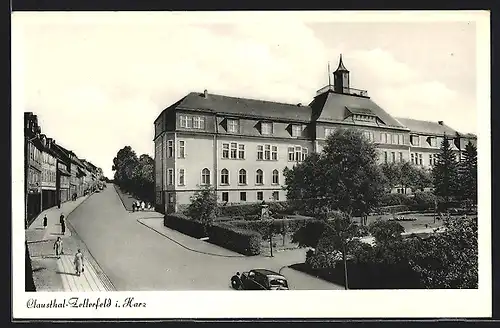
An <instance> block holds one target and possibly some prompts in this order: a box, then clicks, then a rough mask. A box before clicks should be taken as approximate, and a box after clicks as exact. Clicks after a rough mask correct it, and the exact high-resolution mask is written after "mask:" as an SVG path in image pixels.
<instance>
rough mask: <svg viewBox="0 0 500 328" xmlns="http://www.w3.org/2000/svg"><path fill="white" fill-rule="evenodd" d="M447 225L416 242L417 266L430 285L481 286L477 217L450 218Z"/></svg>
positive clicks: (413, 260)
mask: <svg viewBox="0 0 500 328" xmlns="http://www.w3.org/2000/svg"><path fill="white" fill-rule="evenodd" d="M444 228H445V229H444V231H443V232H439V233H436V234H434V235H433V236H431V237H429V238H428V239H425V240H420V241H418V242H417V243H416V244H415V245H414V248H413V250H412V252H413V254H412V255H411V256H410V264H411V265H412V267H413V270H415V271H416V272H418V273H419V274H420V279H421V282H422V284H423V285H424V286H425V287H427V288H477V286H478V244H477V236H478V234H477V218H474V219H471V218H460V219H446V220H445V224H444Z"/></svg>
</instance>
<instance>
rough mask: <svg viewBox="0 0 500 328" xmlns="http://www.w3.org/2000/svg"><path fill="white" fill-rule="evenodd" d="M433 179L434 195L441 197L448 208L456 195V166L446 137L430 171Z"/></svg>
mask: <svg viewBox="0 0 500 328" xmlns="http://www.w3.org/2000/svg"><path fill="white" fill-rule="evenodd" d="M432 176H433V179H434V193H435V194H436V196H441V197H443V198H444V199H445V201H446V207H448V206H449V202H450V199H451V197H453V196H455V195H456V194H457V189H458V181H457V178H458V164H457V159H456V157H455V154H454V153H453V151H452V149H451V147H450V142H449V140H448V138H446V136H445V137H444V139H443V142H442V143H441V150H440V152H439V153H438V157H437V162H436V165H434V168H433V170H432Z"/></svg>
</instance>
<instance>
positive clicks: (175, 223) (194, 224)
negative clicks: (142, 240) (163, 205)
mask: <svg viewBox="0 0 500 328" xmlns="http://www.w3.org/2000/svg"><path fill="white" fill-rule="evenodd" d="M163 225H164V226H166V227H169V228H172V229H174V230H177V231H179V232H182V233H183V234H186V235H188V236H191V237H195V238H202V237H206V236H205V229H204V227H203V224H201V223H200V222H198V221H195V220H191V219H190V218H188V217H187V216H185V215H184V214H181V213H174V214H168V215H165V217H164V218H163Z"/></svg>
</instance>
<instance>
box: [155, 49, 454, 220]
mask: <svg viewBox="0 0 500 328" xmlns="http://www.w3.org/2000/svg"><path fill="white" fill-rule="evenodd" d="M349 74H350V72H349V71H348V70H347V69H346V68H345V66H344V64H343V62H342V57H341V58H340V62H339V66H338V68H337V70H336V71H335V72H334V73H333V80H334V85H330V84H328V85H327V86H325V87H323V88H321V89H320V90H318V91H317V94H316V96H315V97H314V99H313V100H312V102H311V103H310V104H309V105H307V106H305V105H302V104H285V103H278V102H270V101H263V100H256V99H244V98H235V97H229V96H222V95H216V94H209V93H208V92H207V91H206V90H205V91H204V92H203V93H196V92H192V93H189V94H188V95H187V96H185V97H183V98H182V99H181V100H179V101H177V102H176V103H174V104H172V105H171V106H169V107H168V108H166V109H165V110H164V111H163V112H162V113H161V114H160V115H159V116H158V118H157V119H156V120H155V122H154V125H155V136H154V144H155V188H156V206H155V207H156V210H157V211H161V212H167V213H169V212H175V211H179V210H181V209H182V208H183V207H184V206H186V205H188V204H189V202H190V197H191V196H192V195H193V194H194V192H195V191H196V190H198V189H199V188H200V186H204V185H211V186H213V187H214V188H215V190H216V192H217V196H218V199H219V202H222V203H245V202H262V201H273V200H274V201H277V200H286V193H285V191H284V190H283V188H282V187H283V185H284V176H283V172H284V169H285V168H286V167H288V168H291V167H292V166H293V165H295V164H296V163H298V162H301V161H303V160H304V159H305V158H306V157H307V156H308V155H309V154H311V153H312V152H321V151H322V149H323V147H324V144H325V139H326V138H327V137H328V135H329V134H331V133H333V132H334V131H335V130H336V129H339V128H346V127H353V128H356V129H358V130H360V131H362V133H363V135H364V136H365V137H366V138H367V139H368V140H370V141H371V142H373V143H375V144H376V146H377V149H378V153H379V157H378V161H379V163H383V162H402V161H410V162H413V163H415V164H417V165H424V163H426V161H425V160H424V157H426V156H427V157H426V158H431V159H432V161H431V162H430V163H433V162H434V158H435V155H434V154H435V153H436V150H439V145H440V143H439V138H438V137H439V135H440V133H441V136H443V133H445V130H446V132H447V133H450V136H451V135H452V132H453V135H454V136H457V135H458V134H457V132H456V131H454V130H452V129H450V130H448V127H446V126H445V125H444V124H442V122H441V123H437V125H438V126H440V127H442V129H441V130H443V131H441V130H439V131H438V130H436V131H435V132H436V133H434V134H432V133H430V134H429V131H428V130H425V129H424V130H421V129H417V128H416V126H415V125H412V124H409V123H408V122H407V121H405V120H403V119H396V118H394V117H392V116H391V115H390V114H389V113H387V112H386V111H385V110H384V109H382V108H381V107H380V106H378V105H377V104H376V103H375V102H374V101H373V100H371V99H370V97H369V96H368V93H367V91H365V90H359V89H355V88H351V87H350V85H349V80H350V76H349ZM428 123H430V124H429V126H433V127H434V124H431V123H432V122H428ZM432 131H434V130H432ZM432 137H435V138H436V139H432ZM426 138H427V139H426ZM428 138H430V139H428ZM459 139H460V138H459ZM419 140H422V142H420V141H419ZM426 140H429V142H430V144H429V147H427V146H425V143H424V141H426ZM417 142H418V144H417ZM460 142H461V141H460ZM460 142H459V144H458V146H457V147H460V146H461V143H460ZM435 145H437V148H436V146H435ZM420 163H422V164H420Z"/></svg>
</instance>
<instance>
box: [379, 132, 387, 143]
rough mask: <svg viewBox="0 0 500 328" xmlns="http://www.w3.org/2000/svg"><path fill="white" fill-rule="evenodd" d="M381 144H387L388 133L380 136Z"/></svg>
mask: <svg viewBox="0 0 500 328" xmlns="http://www.w3.org/2000/svg"><path fill="white" fill-rule="evenodd" d="M380 142H381V143H387V133H381V134H380Z"/></svg>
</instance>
